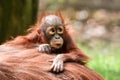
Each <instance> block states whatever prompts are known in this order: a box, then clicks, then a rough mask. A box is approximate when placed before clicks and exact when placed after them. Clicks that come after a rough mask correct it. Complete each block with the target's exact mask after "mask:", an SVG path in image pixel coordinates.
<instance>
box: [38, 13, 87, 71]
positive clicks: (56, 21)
mask: <svg viewBox="0 0 120 80" xmlns="http://www.w3.org/2000/svg"><path fill="white" fill-rule="evenodd" d="M38 33H39V34H40V33H41V36H42V39H43V41H44V42H43V43H41V44H40V45H39V51H40V52H42V53H48V54H52V53H54V54H57V56H56V57H55V58H54V59H53V63H52V65H51V71H52V72H56V73H59V72H62V71H63V70H64V62H68V61H73V62H79V63H81V64H85V63H86V61H87V60H88V59H89V57H88V56H86V55H85V54H84V53H83V52H82V51H81V50H80V49H79V48H78V47H77V46H76V45H75V44H74V42H73V41H72V39H71V37H70V35H69V34H68V32H67V30H66V28H65V24H64V21H63V18H62V17H61V15H47V16H45V17H43V18H42V21H41V25H40V29H39V30H38Z"/></svg>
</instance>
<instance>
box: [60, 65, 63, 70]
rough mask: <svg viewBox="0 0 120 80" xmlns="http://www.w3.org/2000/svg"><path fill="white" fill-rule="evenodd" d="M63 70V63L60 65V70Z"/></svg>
mask: <svg viewBox="0 0 120 80" xmlns="http://www.w3.org/2000/svg"><path fill="white" fill-rule="evenodd" d="M62 71H63V64H61V65H60V72H62Z"/></svg>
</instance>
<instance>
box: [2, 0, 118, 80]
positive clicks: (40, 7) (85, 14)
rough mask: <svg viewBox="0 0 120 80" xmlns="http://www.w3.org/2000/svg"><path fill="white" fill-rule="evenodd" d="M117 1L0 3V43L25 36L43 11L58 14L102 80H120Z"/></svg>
mask: <svg viewBox="0 0 120 80" xmlns="http://www.w3.org/2000/svg"><path fill="white" fill-rule="evenodd" d="M119 3H120V0H0V43H1V44H2V43H3V42H5V41H6V40H9V39H11V38H14V37H16V36H18V35H24V34H26V30H27V29H28V28H29V27H30V26H31V25H33V24H35V22H36V20H37V16H39V14H41V13H42V12H43V11H47V12H53V13H54V12H55V11H57V10H60V11H61V13H62V14H63V16H65V17H66V19H69V20H68V24H69V25H70V26H71V27H72V33H73V34H71V35H72V36H73V39H74V40H75V41H76V44H77V45H78V46H79V47H80V48H81V49H82V50H83V51H84V52H85V53H87V54H88V55H89V56H91V57H92V60H91V61H90V62H89V63H88V67H90V68H92V69H94V70H95V71H97V72H98V73H100V74H101V75H102V76H103V77H104V78H105V80H120V59H119V56H120V5H119Z"/></svg>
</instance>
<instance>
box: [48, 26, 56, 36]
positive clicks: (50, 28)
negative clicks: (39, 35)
mask: <svg viewBox="0 0 120 80" xmlns="http://www.w3.org/2000/svg"><path fill="white" fill-rule="evenodd" d="M46 32H47V34H49V35H54V34H55V28H54V27H48V28H47V30H46Z"/></svg>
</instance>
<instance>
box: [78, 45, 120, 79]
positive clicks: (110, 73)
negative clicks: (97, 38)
mask: <svg viewBox="0 0 120 80" xmlns="http://www.w3.org/2000/svg"><path fill="white" fill-rule="evenodd" d="M78 45H79V44H78ZM79 46H80V48H81V49H82V50H83V51H84V52H85V53H87V54H88V55H89V56H90V57H92V60H91V61H90V62H89V63H88V66H89V67H90V68H91V69H93V70H95V71H96V72H98V73H99V74H101V75H102V76H103V77H104V78H105V80H120V49H119V47H106V48H105V47H104V48H100V47H99V48H93V49H90V48H88V47H86V46H81V45H79Z"/></svg>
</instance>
